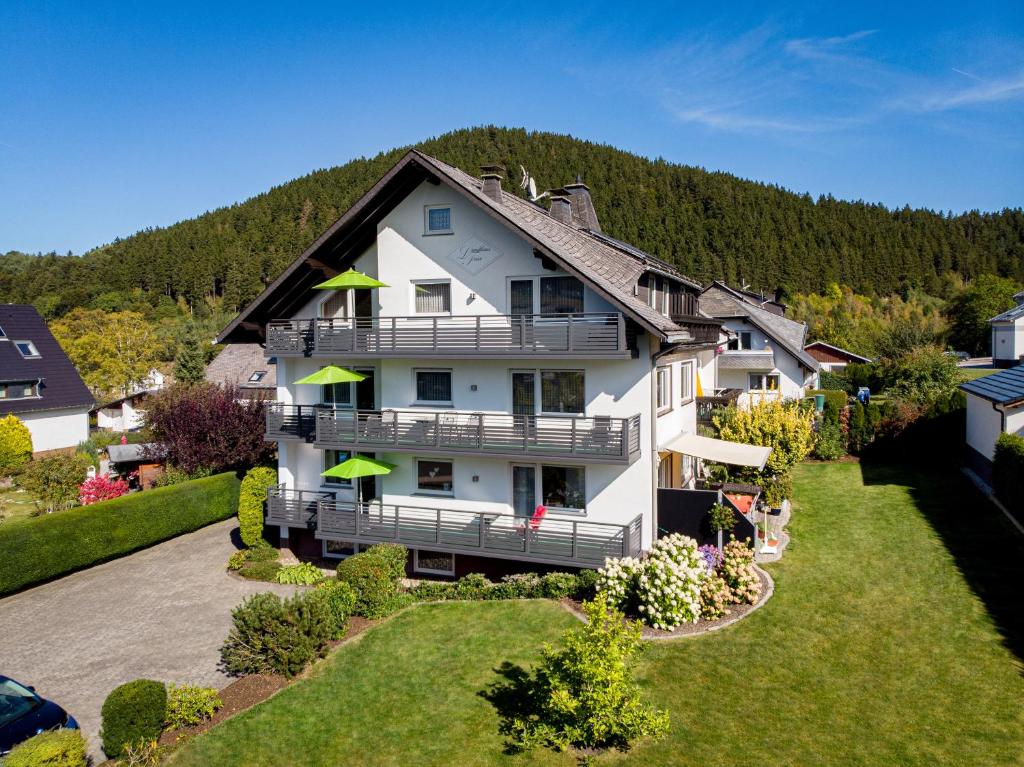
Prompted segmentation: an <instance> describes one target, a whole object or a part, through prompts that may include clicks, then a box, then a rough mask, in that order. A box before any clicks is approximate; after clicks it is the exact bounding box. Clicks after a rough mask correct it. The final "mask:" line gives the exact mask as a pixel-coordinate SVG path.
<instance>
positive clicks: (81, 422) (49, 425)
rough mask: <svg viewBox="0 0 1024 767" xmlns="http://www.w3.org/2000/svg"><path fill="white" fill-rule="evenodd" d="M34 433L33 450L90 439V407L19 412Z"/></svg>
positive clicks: (56, 448) (53, 448)
mask: <svg viewBox="0 0 1024 767" xmlns="http://www.w3.org/2000/svg"><path fill="white" fill-rule="evenodd" d="M17 416H18V418H20V419H21V420H22V422H23V423H24V424H25V425H26V426H27V427H28V430H29V432H30V433H31V434H32V451H33V452H35V453H40V452H42V451H44V450H60V449H62V448H67V447H74V446H75V445H77V444H78V443H79V442H84V441H85V440H87V439H89V409H88V408H79V409H77V410H74V409H69V410H40V411H37V412H29V413H18V414H17Z"/></svg>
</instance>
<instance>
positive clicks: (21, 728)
mask: <svg viewBox="0 0 1024 767" xmlns="http://www.w3.org/2000/svg"><path fill="white" fill-rule="evenodd" d="M59 727H66V728H67V729H69V730H77V729H78V722H76V721H75V718H74V717H73V716H71V715H70V714H69V713H68V712H67V711H65V710H64V709H62V708H61V707H60V706H58V705H57V704H56V703H54V702H53V701H50V700H47V699H46V698H41V697H39V696H38V695H36V693H35V691H34V690H33V689H32V688H31V687H25V686H24V685H21V684H18V683H17V682H15V681H14V680H13V679H11V678H10V677H6V676H3V675H2V674H0V757H2V756H4V754H6V753H7V752H8V751H10V750H11V749H12V748H14V747H15V746H16V745H18V744H19V743H21V742H22V741H23V740H28V739H29V738H31V737H32V736H33V735H38V734H39V733H41V732H45V731H46V730H56V729H57V728H59Z"/></svg>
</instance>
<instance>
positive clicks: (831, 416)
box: [807, 389, 846, 423]
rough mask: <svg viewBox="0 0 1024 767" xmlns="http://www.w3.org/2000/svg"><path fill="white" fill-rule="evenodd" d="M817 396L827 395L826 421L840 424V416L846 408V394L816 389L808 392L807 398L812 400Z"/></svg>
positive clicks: (824, 416) (824, 415)
mask: <svg viewBox="0 0 1024 767" xmlns="http://www.w3.org/2000/svg"><path fill="white" fill-rule="evenodd" d="M815 394H824V395H825V411H824V413H823V418H824V420H825V421H828V422H830V423H839V414H840V412H842V409H843V408H844V407H846V392H845V391H836V390H834V389H814V390H812V391H809V392H807V396H808V397H810V398H812V399H813V398H814V395H815Z"/></svg>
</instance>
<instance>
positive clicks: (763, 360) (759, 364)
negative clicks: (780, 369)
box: [718, 349, 775, 370]
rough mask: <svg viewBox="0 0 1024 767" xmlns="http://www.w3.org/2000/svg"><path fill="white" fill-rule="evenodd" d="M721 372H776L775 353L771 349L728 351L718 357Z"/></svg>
mask: <svg viewBox="0 0 1024 767" xmlns="http://www.w3.org/2000/svg"><path fill="white" fill-rule="evenodd" d="M718 368H719V370H774V369H775V353H774V352H773V351H772V350H771V349H764V350H761V351H752V350H750V349H727V350H726V351H724V352H722V353H721V354H719V355H718Z"/></svg>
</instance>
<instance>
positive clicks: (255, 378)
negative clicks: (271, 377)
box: [249, 370, 267, 383]
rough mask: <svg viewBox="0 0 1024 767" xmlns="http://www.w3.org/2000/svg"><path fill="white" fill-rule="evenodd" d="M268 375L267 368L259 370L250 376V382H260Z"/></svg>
mask: <svg viewBox="0 0 1024 767" xmlns="http://www.w3.org/2000/svg"><path fill="white" fill-rule="evenodd" d="M266 376H267V371H266V370H257V371H256V372H255V373H253V374H252V375H251V376H249V383H259V382H260V381H262V380H263V379H264V378H266Z"/></svg>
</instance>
